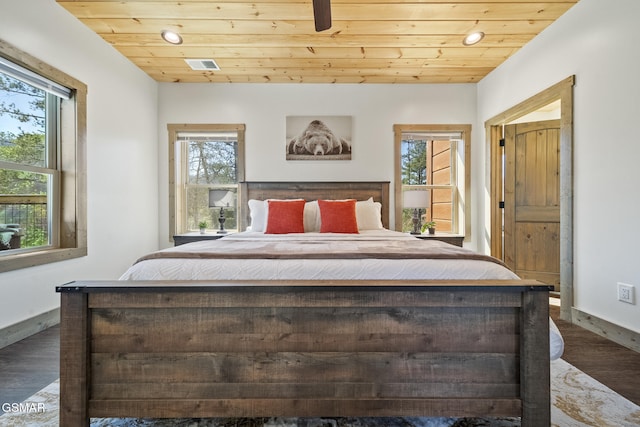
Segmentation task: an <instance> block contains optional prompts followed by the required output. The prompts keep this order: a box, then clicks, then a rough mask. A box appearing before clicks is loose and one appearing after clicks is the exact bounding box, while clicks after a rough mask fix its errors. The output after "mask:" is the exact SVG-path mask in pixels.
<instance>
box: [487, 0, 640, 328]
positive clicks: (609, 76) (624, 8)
mask: <svg viewBox="0 0 640 427" xmlns="http://www.w3.org/2000/svg"><path fill="white" fill-rule="evenodd" d="M638 17H640V2H638V1H637V0H616V1H615V2H605V1H601V0H581V1H580V2H579V3H578V4H577V5H576V6H574V7H573V8H571V9H570V10H569V11H568V12H567V13H566V14H565V15H564V16H562V17H561V18H560V19H559V20H558V21H557V22H555V23H554V24H552V25H551V26H550V27H549V28H548V29H547V30H545V31H544V32H543V33H542V34H541V35H540V36H538V37H537V38H536V39H534V40H533V41H532V42H530V43H529V44H528V45H526V46H525V47H524V48H523V49H522V50H521V51H519V52H518V53H517V54H516V55H514V56H513V57H512V58H511V59H509V60H508V61H507V62H505V63H504V64H503V65H502V66H500V67H499V68H498V69H497V70H495V71H494V72H493V73H491V74H490V75H489V76H488V77H486V78H485V79H483V80H482V81H481V82H480V83H479V84H478V126H482V125H483V123H484V121H485V120H487V119H489V118H491V117H493V116H495V115H496V114H498V113H500V112H502V111H504V110H506V109H508V108H509V107H511V106H513V105H515V104H517V103H519V102H521V101H523V100H525V99H527V98H529V97H530V96H532V95H534V94H536V93H538V92H540V91H542V90H544V89H546V88H547V87H549V86H551V85H553V84H555V83H557V82H559V81H561V80H563V79H565V78H566V77H568V76H570V75H575V76H576V85H575V88H574V287H575V300H574V306H575V307H576V308H578V309H579V310H581V311H583V312H586V313H589V314H592V315H595V316H597V317H599V318H602V319H605V320H608V321H610V322H613V323H615V324H618V325H620V326H623V327H626V328H628V329H631V330H633V331H636V332H640V305H639V301H638V299H639V298H638V297H639V296H640V295H638V291H640V288H639V287H640V262H638V261H639V258H638V253H639V252H638V243H639V240H640V231H639V230H640V229H639V228H638V227H637V223H638V218H639V215H638V212H640V191H639V190H638V182H640V168H639V167H638V159H639V158H640V141H638V130H637V126H638V119H639V118H640V103H639V102H638V99H639V98H640V79H638V76H639V75H640V54H638V52H639V49H638V47H637V46H635V43H637V20H638ZM480 196H482V194H481V195H480ZM476 200H480V197H478V198H476ZM482 200H484V199H482ZM483 212H484V209H483ZM618 281H622V282H626V283H631V284H633V285H635V286H636V305H628V304H624V303H621V302H618V301H617V297H616V282H618Z"/></svg>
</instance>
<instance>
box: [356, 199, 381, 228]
mask: <svg viewBox="0 0 640 427" xmlns="http://www.w3.org/2000/svg"><path fill="white" fill-rule="evenodd" d="M381 213H382V204H381V203H379V202H374V201H373V197H370V198H369V199H368V200H362V201H359V202H356V220H357V221H358V230H380V229H381V228H382V215H381Z"/></svg>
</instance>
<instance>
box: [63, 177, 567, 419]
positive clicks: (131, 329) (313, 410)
mask: <svg viewBox="0 0 640 427" xmlns="http://www.w3.org/2000/svg"><path fill="white" fill-rule="evenodd" d="M240 192H241V201H242V203H241V206H246V207H248V206H250V205H251V206H253V208H252V209H251V210H249V209H246V210H245V211H244V212H242V217H241V219H240V226H241V227H242V229H244V228H246V227H247V226H249V225H250V226H251V227H250V231H246V232H243V233H237V234H233V235H229V236H227V237H224V238H222V239H219V240H217V241H208V242H196V243H191V244H187V245H181V246H179V247H176V248H169V249H166V250H162V251H158V252H155V253H153V254H148V255H146V256H144V257H141V259H139V260H137V261H136V262H135V263H134V265H132V267H131V268H130V269H129V270H127V271H126V272H125V273H124V274H123V275H122V277H121V278H120V280H114V281H82V280H79V281H76V282H72V283H69V284H66V285H63V286H59V287H57V291H58V292H60V294H61V331H60V335H61V347H60V352H61V365H60V377H61V379H60V381H61V383H60V387H61V402H60V425H64V426H80V425H84V426H86V425H88V424H89V419H90V418H91V417H98V418H101V417H141V418H180V417H199V418H205V417H272V416H282V417H294V416H297V417H322V416H325V417H329V416H332V417H342V416H345V417H346V416H349V417H359V416H366V417H389V416H454V417H473V416H489V417H492V416H493V417H498V416H513V417H522V425H523V426H541V425H549V424H550V391H549V360H550V358H556V357H559V354H558V352H560V353H561V344H562V338H561V337H560V336H559V333H558V332H557V328H555V327H554V325H553V323H552V322H550V319H549V306H548V292H549V290H550V289H551V288H550V287H549V286H547V285H544V284H542V283H539V282H536V281H531V280H520V279H519V278H517V277H516V276H515V275H514V274H513V273H512V272H510V271H509V270H508V269H506V268H505V267H504V266H503V265H502V264H501V263H500V262H499V261H497V260H494V259H491V258H489V257H485V256H482V255H479V254H474V253H472V252H471V251H468V250H465V249H463V248H457V247H454V246H452V245H448V244H445V243H441V242H431V241H429V242H426V241H422V240H419V239H416V238H414V237H411V236H409V235H406V234H402V233H396V232H393V231H390V230H389V229H388V228H389V227H388V224H389V217H388V212H389V209H388V208H389V205H388V201H389V200H388V199H389V184H388V183H387V182H348V183H344V182H342V183H318V182H315V183H265V182H247V183H243V184H242V186H241V188H240ZM273 199H277V202H275V201H273ZM291 199H302V200H303V201H304V202H303V203H302V206H303V208H302V209H303V213H302V215H303V219H304V221H303V223H302V227H303V229H302V230H299V227H300V224H298V222H299V221H298V220H299V212H300V210H299V209H300V206H301V204H300V203H298V202H296V203H295V206H296V208H295V209H297V210H296V212H298V214H297V216H295V220H294V221H293V222H295V223H296V227H298V228H297V229H296V230H297V232H296V233H291V232H287V231H290V230H289V229H288V227H289V224H290V223H291V222H292V220H291V217H290V215H289V213H290V212H289V210H291V209H293V208H292V204H289V205H287V203H291V202H292V200H291ZM266 200H270V201H269V202H267V201H266ZM352 200H356V201H352ZM314 201H318V204H319V205H318V206H315V205H312V204H311V203H312V202H314ZM325 201H326V202H325ZM332 202H335V203H333V204H332ZM354 204H355V208H356V209H358V207H359V208H360V209H359V210H356V215H355V217H356V218H355V221H356V226H357V227H359V229H358V230H357V232H355V233H354V232H352V230H351V229H350V228H352V227H353V221H354V220H353V218H352V216H353V215H352V213H353V210H354V209H352V206H354ZM260 206H262V207H263V208H266V209H267V213H264V212H260ZM310 206H312V207H313V208H312V209H308V208H309V207H310ZM327 206H330V208H329V207H327ZM334 209H335V210H334ZM318 212H320V213H322V215H321V221H320V222H319V223H318V215H319V213H318ZM328 212H333V213H334V214H337V213H339V214H340V215H334V216H335V218H334V219H332V220H331V219H330V218H331V217H330V216H329V214H328ZM345 212H346V213H347V216H348V217H349V220H348V221H347V222H350V225H349V226H348V227H347V229H346V230H343V229H342V228H340V227H343V226H344V225H343V224H342V223H343V222H345V221H344V215H345ZM325 213H327V214H326V215H325ZM276 214H277V215H276ZM366 215H368V216H366ZM260 218H263V219H262V220H263V221H264V222H266V223H264V224H260V221H261V219H260ZM275 218H279V220H276V219H275ZM284 218H288V219H286V220H285V219H284ZM336 218H339V219H336ZM280 220H281V221H280ZM332 222H334V224H333V226H334V227H338V228H337V229H333V230H331V229H329V230H330V231H329V232H327V229H324V230H319V229H318V228H319V227H323V224H324V225H327V224H330V223H332ZM363 223H367V224H368V225H367V227H364V228H362V224H363ZM276 224H278V225H276ZM268 227H271V229H270V230H269V231H270V232H267V228H268ZM273 227H276V228H273ZM278 227H281V228H278ZM305 227H306V228H305ZM263 228H264V230H263ZM360 228H362V229H360ZM274 231H278V232H277V233H274ZM338 231H339V232H338ZM345 231H347V232H345ZM380 246H384V247H385V248H386V250H385V255H384V256H382V255H381V254H380V253H379V251H380ZM264 251H267V252H264ZM425 254H428V255H425ZM425 258H426V259H425Z"/></svg>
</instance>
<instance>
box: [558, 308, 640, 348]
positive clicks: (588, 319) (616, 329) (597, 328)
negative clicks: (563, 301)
mask: <svg viewBox="0 0 640 427" xmlns="http://www.w3.org/2000/svg"><path fill="white" fill-rule="evenodd" d="M571 312H572V317H573V323H575V324H576V325H579V326H581V327H583V328H584V329H587V330H589V331H591V332H593V333H595V334H597V335H600V336H601V337H604V338H606V339H608V340H610V341H613V342H615V343H617V344H620V345H622V346H624V347H627V348H629V349H631V350H633V351H637V352H639V353H640V334H639V333H637V332H634V331H632V330H630V329H626V328H623V327H622V326H618V325H616V324H614V323H611V322H608V321H606V320H603V319H600V318H599V317H596V316H594V315H592V314H587V313H584V312H582V311H580V310H578V309H576V308H575V307H574V308H572V310H571Z"/></svg>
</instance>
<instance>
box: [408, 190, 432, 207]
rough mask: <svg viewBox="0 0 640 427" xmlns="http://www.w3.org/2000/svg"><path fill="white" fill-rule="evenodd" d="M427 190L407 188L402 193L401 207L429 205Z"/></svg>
mask: <svg viewBox="0 0 640 427" xmlns="http://www.w3.org/2000/svg"><path fill="white" fill-rule="evenodd" d="M429 202H430V197H429V190H407V191H405V192H403V193H402V207H404V208H426V207H429Z"/></svg>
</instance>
